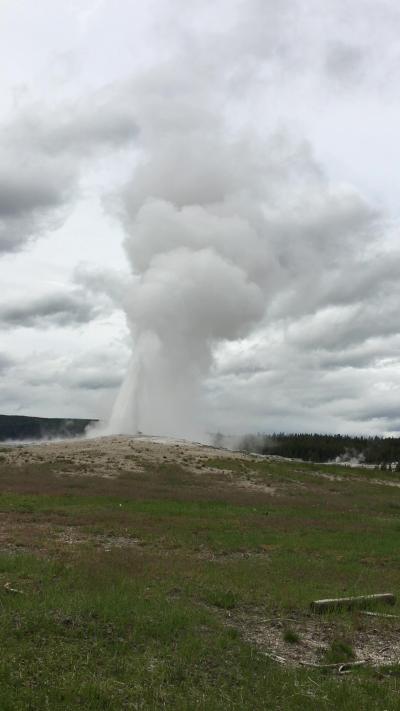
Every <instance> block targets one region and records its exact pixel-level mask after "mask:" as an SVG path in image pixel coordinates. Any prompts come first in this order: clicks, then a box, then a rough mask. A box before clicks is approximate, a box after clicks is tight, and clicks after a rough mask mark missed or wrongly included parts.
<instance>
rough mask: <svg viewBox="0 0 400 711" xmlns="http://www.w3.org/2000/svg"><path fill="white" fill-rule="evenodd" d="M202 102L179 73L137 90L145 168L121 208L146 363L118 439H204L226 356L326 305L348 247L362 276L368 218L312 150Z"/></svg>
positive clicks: (123, 403)
mask: <svg viewBox="0 0 400 711" xmlns="http://www.w3.org/2000/svg"><path fill="white" fill-rule="evenodd" d="M182 72H183V73H182ZM203 89H204V87H201V90H200V89H199V87H198V86H196V87H195V88H193V86H192V85H191V82H190V76H188V75H187V74H185V70H182V69H178V68H177V67H176V66H174V67H173V68H172V69H171V71H170V72H169V73H168V72H166V73H165V74H164V75H163V77H162V84H160V83H156V85H155V86H154V82H152V80H151V77H147V81H143V80H141V81H140V82H135V83H134V85H133V88H132V87H131V90H132V91H133V94H134V98H135V100H136V101H137V105H138V107H140V108H138V116H137V123H138V125H139V130H140V140H141V158H140V162H139V164H138V165H137V167H136V170H135V172H134V176H133V178H132V180H131V181H130V182H129V184H128V185H127V186H126V187H125V189H124V190H123V192H122V194H121V195H119V196H118V197H119V202H118V204H119V214H120V216H121V219H122V220H123V223H124V226H125V229H126V235H127V236H126V240H125V248H126V252H127V255H128V258H129V261H130V264H131V267H132V283H131V286H130V288H129V293H127V295H126V298H125V309H126V314H127V318H128V323H129V327H130V331H131V335H132V343H133V356H132V362H131V365H130V368H129V372H128V374H127V377H126V379H125V382H124V384H123V387H122V390H121V392H120V394H119V396H118V398H117V402H116V404H115V407H114V411H113V415H112V418H111V422H110V429H111V431H113V432H121V431H125V432H135V431H137V430H142V431H144V432H146V433H163V434H175V435H185V436H195V435H196V436H199V435H200V434H201V432H202V431H205V430H206V424H207V423H206V415H205V411H204V408H203V406H202V385H203V383H204V380H205V378H206V377H207V375H208V373H209V372H210V368H211V366H212V363H213V355H214V353H215V351H216V349H218V347H219V346H220V345H221V344H222V343H223V342H225V341H233V340H235V339H238V338H242V337H246V336H247V335H248V334H249V333H250V332H251V331H252V330H253V329H255V328H257V327H260V326H261V325H262V324H263V323H264V322H265V320H267V319H268V317H269V315H270V314H271V313H274V315H275V318H276V317H280V318H281V319H284V318H285V313H286V312H287V310H288V309H289V310H291V311H292V312H293V311H295V310H296V309H298V310H299V312H300V313H301V310H302V309H303V311H304V310H305V311H307V310H308V311H310V312H312V311H313V310H314V309H315V308H317V306H321V303H318V300H319V301H321V299H323V298H324V293H325V292H326V288H325V289H324V288H322V282H320V284H319V287H318V288H315V289H314V287H315V286H316V283H317V282H318V279H319V276H318V274H320V273H321V274H322V273H323V274H324V275H325V279H326V274H327V273H328V274H330V277H331V278H330V280H328V284H329V285H330V287H331V292H332V291H333V292H334V291H335V289H334V283H333V282H334V278H335V274H337V273H338V268H339V271H340V266H341V265H340V263H339V260H340V254H341V253H342V252H343V250H344V247H345V249H346V254H347V256H346V259H347V262H348V264H349V268H350V269H351V268H352V266H351V262H352V255H353V254H354V250H355V245H356V244H357V241H358V240H359V239H363V241H364V243H365V242H366V240H368V238H369V235H370V232H371V225H372V221H373V215H372V213H371V211H370V210H369V208H368V207H367V206H366V205H365V204H364V202H363V200H362V199H361V198H360V196H359V195H358V194H357V193H356V192H355V191H354V190H353V189H351V188H348V187H346V186H337V187H332V186H331V185H330V184H329V183H328V181H327V180H326V178H325V176H324V175H323V174H322V172H321V170H320V169H319V167H318V165H317V164H316V163H315V161H314V159H313V157H312V155H311V152H310V149H309V146H308V144H307V143H305V142H294V141H292V140H290V139H289V138H288V137H287V136H286V135H285V133H284V132H282V131H281V132H277V133H274V134H273V135H271V136H270V137H269V138H265V137H263V136H262V135H259V134H258V133H257V132H256V131H254V130H253V131H250V130H248V131H246V130H243V129H240V130H234V127H233V125H232V122H231V121H229V120H227V119H226V117H224V112H223V110H222V109H221V110H219V111H216V113H215V114H213V113H212V112H211V110H210V107H212V105H213V100H214V99H213V96H212V95H211V94H210V92H208V94H207V92H206V90H205V89H204V90H203ZM332 279H333V282H332Z"/></svg>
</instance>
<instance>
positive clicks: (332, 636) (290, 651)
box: [226, 611, 400, 667]
mask: <svg viewBox="0 0 400 711" xmlns="http://www.w3.org/2000/svg"><path fill="white" fill-rule="evenodd" d="M226 623H227V624H228V625H229V626H232V627H234V628H236V629H238V630H239V631H240V634H241V636H242V637H243V639H245V640H246V641H247V642H249V643H250V644H252V645H254V646H255V647H257V649H259V650H260V651H261V652H264V653H265V654H268V655H271V656H272V657H274V658H276V659H277V661H280V662H281V663H283V664H286V665H288V666H307V665H309V666H313V665H320V664H324V663H326V655H327V653H328V651H329V650H330V649H331V647H332V644H333V643H334V641H335V640H338V639H339V640H340V639H345V640H346V642H347V643H348V645H349V646H350V647H351V649H352V650H353V652H354V661H355V662H365V663H366V664H368V665H370V666H375V667H380V666H387V665H391V664H398V663H399V660H400V619H396V618H393V619H390V620H388V619H386V618H378V617H376V618H368V617H364V616H362V615H361V614H358V615H355V616H354V618H353V619H352V620H351V621H348V620H346V621H341V620H340V619H339V620H338V619H331V618H330V617H329V616H327V617H325V616H322V617H320V616H318V617H316V616H311V615H300V614H293V615H290V614H289V615H288V616H287V617H286V616H282V617H280V616H277V617H272V618H263V617H261V616H260V615H259V614H257V612H254V613H248V612H246V613H239V612H236V611H231V612H229V613H228V614H227V618H226ZM345 661H346V660H345V659H343V663H344V662H345Z"/></svg>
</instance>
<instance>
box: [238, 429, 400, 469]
mask: <svg viewBox="0 0 400 711" xmlns="http://www.w3.org/2000/svg"><path fill="white" fill-rule="evenodd" d="M239 448H240V449H243V450H245V451H247V452H258V453H260V454H276V455H279V456H281V457H290V458H293V459H303V460H305V461H311V462H328V461H335V460H340V461H344V462H345V461H349V462H350V461H351V460H358V461H359V462H360V463H365V464H377V465H385V464H392V463H393V462H400V437H378V436H375V437H360V436H357V437H352V436H350V435H340V434H335V435H329V434H301V433H298V434H285V433H283V432H279V433H274V434H257V435H245V436H244V437H243V438H242V439H241V440H240V443H239Z"/></svg>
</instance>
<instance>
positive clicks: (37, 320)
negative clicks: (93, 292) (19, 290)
mask: <svg viewBox="0 0 400 711" xmlns="http://www.w3.org/2000/svg"><path fill="white" fill-rule="evenodd" d="M98 313H99V307H98V305H97V304H93V303H90V302H89V301H88V299H87V295H86V294H85V293H84V292H83V291H75V292H67V291H65V292H55V293H50V294H46V295H44V296H40V297H35V298H33V299H28V298H25V299H20V300H19V301H17V302H14V303H11V302H9V303H7V304H4V305H1V304H0V324H1V325H2V326H3V327H5V328H14V327H24V328H49V327H64V326H79V325H82V324H84V323H88V322H89V321H92V320H93V319H94V318H96V316H97V315H98Z"/></svg>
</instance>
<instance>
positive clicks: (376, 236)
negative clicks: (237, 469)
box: [0, 0, 400, 436]
mask: <svg viewBox="0 0 400 711" xmlns="http://www.w3.org/2000/svg"><path fill="white" fill-rule="evenodd" d="M399 35H400V6H399V5H398V3H396V2H395V0H381V2H380V3H376V2H372V0H346V1H344V0H326V2H324V3H320V2H318V1H317V0H302V1H301V2H300V1H298V0H280V2H279V3H277V2H275V1H272V0H229V1H228V0H214V1H213V2H209V1H208V0H202V1H201V2H200V1H199V0H189V1H188V0H148V1H147V2H146V3H143V2H139V0H118V2H111V0H71V1H70V2H69V3H65V2H61V0H38V2H36V3H32V2H30V1H29V0H0V122H1V130H0V285H1V290H0V328H1V331H0V333H1V341H0V412H2V413H4V414H21V415H35V416H48V417H88V418H100V419H102V420H108V419H109V417H110V416H111V413H112V412H114V429H117V430H118V429H124V428H125V429H126V428H128V429H129V428H130V429H132V430H134V429H137V428H138V427H139V425H140V429H143V430H144V431H149V432H150V431H152V432H158V433H160V434H163V433H164V432H165V431H166V430H168V427H169V424H170V423H171V422H173V425H171V428H172V431H173V433H174V434H179V433H182V434H186V433H190V431H191V428H190V427H187V425H188V422H190V423H193V427H192V430H193V432H194V431H197V430H198V429H199V428H202V429H203V430H208V431H217V430H220V431H223V432H228V433H243V432H257V431H267V432H273V431H275V432H277V431H287V432H290V431H302V432H304V431H308V432H309V431H318V432H332V433H339V432H342V433H354V434H365V435H374V434H383V435H396V436H397V435H399V433H400V405H399V403H400V359H399V347H400V322H399V297H400V280H399V278H398V275H399V267H400V260H399V256H400V242H399V236H398V229H399V218H400V204H399V187H400V186H399V182H400V178H399V169H398V166H399V165H400V139H399V137H398V135H399V132H398V126H399V125H400V95H399V93H398V91H397V87H398V86H399V80H400V46H399V44H398V37H399ZM121 388H122V390H121ZM115 401H117V403H119V404H118V405H117V410H118V412H117V415H115V406H114V403H115ZM121 403H122V405H121ZM127 403H128V405H127ZM137 403H139V404H140V412H141V419H140V420H139V421H138V414H137ZM113 408H114V409H113ZM121 413H122V414H121ZM133 413H134V414H133Z"/></svg>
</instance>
